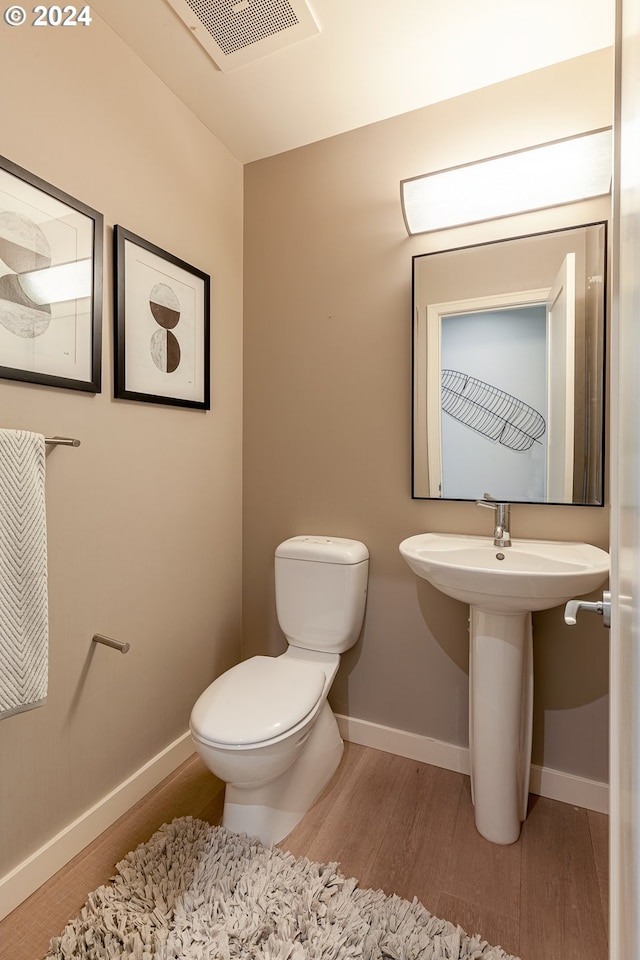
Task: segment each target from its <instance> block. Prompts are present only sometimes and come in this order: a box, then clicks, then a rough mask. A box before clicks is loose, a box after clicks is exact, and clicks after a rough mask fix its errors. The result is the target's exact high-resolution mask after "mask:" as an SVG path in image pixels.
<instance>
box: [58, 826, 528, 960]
mask: <svg viewBox="0 0 640 960" xmlns="http://www.w3.org/2000/svg"><path fill="white" fill-rule="evenodd" d="M117 870H118V875H117V876H116V877H114V878H113V880H112V883H111V884H110V885H108V886H103V887H100V888H99V889H98V890H96V891H95V892H94V893H92V894H91V895H90V896H89V899H88V901H87V903H86V905H85V906H84V907H83V908H82V911H81V913H80V916H79V917H78V918H77V919H76V920H73V921H71V923H69V924H67V927H66V928H65V930H64V932H63V933H62V936H60V937H57V938H56V939H55V940H52V941H51V946H50V952H49V954H48V956H47V960H80V958H81V960H107V958H108V960H116V958H117V960H235V958H243V960H244V958H246V960H351V958H357V960H387V958H388V960H517V958H514V957H510V956H508V955H507V954H506V953H505V952H504V950H502V949H501V948H500V947H492V946H490V945H489V944H488V943H486V942H485V941H483V940H480V938H479V937H477V936H476V937H470V936H467V934H466V933H465V932H464V931H463V930H462V929H461V928H460V927H455V926H453V924H451V923H449V922H447V921H446V920H438V918H437V917H433V916H432V915H431V914H430V913H429V912H428V910H426V909H425V908H424V907H423V906H422V904H420V903H419V902H418V901H417V900H414V901H413V902H412V903H409V901H408V900H402V899H401V898H400V897H396V896H392V897H388V896H386V895H385V894H384V893H383V892H382V891H380V890H377V891H376V890H360V889H358V886H357V881H356V880H353V879H350V880H349V879H346V878H345V877H343V876H342V875H341V874H340V873H339V872H338V870H337V867H336V864H329V865H323V864H319V863H312V862H311V861H310V860H307V859H304V858H302V859H299V860H296V859H295V858H294V857H292V856H291V854H287V853H283V852H282V851H281V850H278V849H276V848H272V849H267V848H265V847H263V846H262V845H261V844H260V843H259V842H258V841H257V840H255V839H251V838H248V837H246V836H244V835H241V836H238V835H237V834H233V833H230V832H229V831H228V830H225V829H224V828H223V827H212V826H210V825H209V824H207V823H204V822H203V821H201V820H194V819H192V818H191V817H184V818H181V819H178V820H174V821H173V823H170V824H165V825H164V826H163V827H161V828H160V829H159V830H158V832H157V833H155V834H154V835H153V837H151V839H150V840H149V842H148V843H144V844H142V845H141V846H139V847H138V849H137V850H134V851H133V852H132V853H129V854H127V856H126V857H125V858H124V860H122V861H121V862H120V863H119V864H118V865H117Z"/></svg>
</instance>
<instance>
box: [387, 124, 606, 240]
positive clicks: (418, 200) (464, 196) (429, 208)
mask: <svg viewBox="0 0 640 960" xmlns="http://www.w3.org/2000/svg"><path fill="white" fill-rule="evenodd" d="M612 140H613V138H612V131H611V127H606V128H603V129H601V130H592V131H590V132H589V133H583V134H580V135H578V136H576V137H568V138H567V139H564V140H555V141H553V142H551V143H545V144H542V145H540V146H536V147H529V148H527V149H525V150H517V151H515V152H513V153H505V154H502V155H501V156H498V157H491V158H490V159H487V160H478V161H475V162H473V163H465V164H461V165H460V166H457V167H450V168H449V169H446V170H438V171H436V172H434V173H427V174H424V175H423V176H420V177H412V178H410V179H408V180H402V181H401V183H400V193H401V198H402V213H403V216H404V222H405V225H406V227H407V232H408V233H409V234H410V235H411V234H414V233H429V232H430V231H432V230H443V229H445V228H447V227H454V226H460V225H462V224H469V223H480V222H481V221H483V220H496V219H498V218H499V217H509V216H513V215H514V214H516V213H528V212H529V211H532V210H541V209H543V208H544V207H556V206H559V205H561V204H564V203H575V202H576V201H578V200H586V199H588V198H589V197H599V196H603V195H605V194H607V193H609V191H610V189H611V170H612V162H613V161H612Z"/></svg>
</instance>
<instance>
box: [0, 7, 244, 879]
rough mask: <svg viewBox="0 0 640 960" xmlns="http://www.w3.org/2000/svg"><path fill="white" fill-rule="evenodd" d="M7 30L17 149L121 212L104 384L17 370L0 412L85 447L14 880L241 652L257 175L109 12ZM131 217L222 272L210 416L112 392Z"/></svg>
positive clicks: (19, 789) (61, 183)
mask: <svg viewBox="0 0 640 960" xmlns="http://www.w3.org/2000/svg"><path fill="white" fill-rule="evenodd" d="M0 32H1V33H2V37H1V40H2V58H3V77H4V79H5V88H4V91H3V94H2V101H3V103H2V134H1V135H2V143H1V145H0V153H2V154H4V155H5V156H7V157H8V158H10V159H11V160H13V161H14V162H16V163H18V164H20V165H21V166H23V167H26V168H27V169H28V170H30V171H32V172H33V173H35V174H37V175H38V176H40V177H42V178H43V179H45V180H47V181H48V182H50V183H53V184H55V185H56V186H58V187H59V188H61V189H62V190H64V191H66V192H67V193H70V194H71V195H73V196H74V197H76V198H78V199H80V200H82V201H84V202H85V203H87V204H89V205H90V206H92V207H94V208H95V209H97V210H99V211H101V212H102V213H103V214H104V217H105V265H106V271H105V291H104V330H103V347H104V357H103V367H102V369H103V392H102V393H101V394H100V395H97V396H91V395H84V394H77V393H75V392H73V391H69V390H64V389H55V388H50V387H43V386H36V385H32V384H22V383H13V382H9V381H2V382H0V425H2V426H5V427H16V428H24V429H27V430H35V431H39V432H43V433H45V434H47V435H52V434H63V435H69V436H74V437H78V438H79V439H80V440H81V442H82V446H81V447H79V448H78V449H75V450H72V449H64V448H58V449H56V450H54V451H52V452H51V453H50V455H49V457H48V460H47V491H46V494H47V511H48V547H49V576H50V677H49V698H48V702H47V704H46V706H45V707H43V708H41V709H38V710H33V711H30V712H28V713H25V714H22V715H19V716H16V717H12V718H10V719H6V720H3V721H2V722H1V723H0V757H1V761H0V762H1V766H2V771H1V775H0V823H1V824H2V843H1V844H0V851H1V855H2V864H0V875H1V874H2V873H4V872H5V870H8V869H10V868H11V867H12V866H13V865H15V864H16V863H18V862H19V861H21V860H22V859H23V858H24V857H26V856H27V855H29V854H30V853H31V852H32V851H33V850H35V849H36V848H38V847H39V846H40V845H41V844H42V843H44V842H45V841H46V840H48V839H49V838H50V837H51V836H52V835H53V834H55V833H56V832H57V831H58V830H60V829H62V828H63V827H64V826H65V825H66V824H67V823H69V822H70V821H72V820H73V819H74V818H76V817H77V816H79V815H80V814H81V813H83V812H84V811H85V810H86V809H87V808H89V807H90V806H91V805H92V804H93V803H95V802H97V801H98V800H99V799H100V798H102V797H103V796H104V795H105V794H107V793H108V792H109V791H111V790H112V789H113V788H114V787H115V786H116V785H117V784H119V783H120V782H122V781H123V780H124V779H125V778H127V777H128V776H129V775H131V774H132V773H133V772H134V771H135V770H137V769H138V768H140V767H141V766H142V765H143V764H144V763H146V762H147V761H148V760H149V759H150V758H151V757H153V756H154V755H156V754H157V753H158V752H159V751H161V750H162V749H163V748H165V747H166V746H167V745H168V744H169V743H171V742H172V741H173V740H175V739H176V738H178V737H179V736H180V735H181V734H183V733H184V732H185V731H186V730H187V726H188V719H189V712H190V708H191V706H192V704H193V702H194V700H195V699H196V697H197V695H198V694H199V693H200V691H201V690H202V689H203V688H204V686H206V684H207V683H208V682H210V680H212V679H213V678H214V676H216V675H217V674H218V673H219V672H220V671H222V670H223V669H226V668H227V667H228V666H230V665H231V664H232V663H234V662H236V661H237V659H238V658H239V653H240V630H241V602H240V601H241V579H240V578H241V552H240V548H241V544H240V528H241V426H242V425H241V381H242V368H241V359H242V358H241V350H242V315H241V310H242V279H241V278H242V190H243V185H242V167H241V165H240V164H239V163H238V162H237V161H236V160H235V159H233V158H232V157H231V156H230V154H229V153H228V152H227V151H226V150H225V149H224V148H223V147H222V146H221V145H220V143H219V142H218V141H217V140H216V139H215V138H214V137H213V136H212V135H211V134H210V133H209V132H208V131H207V130H206V129H205V128H204V127H203V126H202V124H201V123H200V122H199V121H197V120H196V119H195V118H194V116H193V115H192V114H191V113H190V112H189V111H188V110H187V109H186V108H185V107H184V106H183V105H182V104H181V103H180V102H179V101H178V100H177V99H176V98H175V97H174V95H173V94H172V93H170V91H169V90H168V89H167V87H166V86H164V85H163V84H162V83H161V82H160V81H159V80H158V79H157V78H156V77H155V76H154V75H153V74H152V73H151V72H150V71H149V70H148V68H147V67H146V66H145V65H144V64H143V63H142V62H141V61H140V60H139V59H138V58H137V57H135V56H134V55H133V54H132V53H131V51H130V50H129V48H127V47H126V46H125V45H124V44H123V43H122V42H121V41H120V40H119V39H118V37H117V36H116V35H115V34H114V33H113V32H112V31H111V30H110V29H109V28H108V27H107V26H106V25H105V24H104V22H103V21H101V20H100V18H99V17H98V16H97V15H96V14H95V13H94V19H93V23H92V24H91V26H90V27H89V28H77V29H75V30H61V29H58V30H56V29H30V28H27V27H26V26H25V27H24V28H22V29H15V30H13V31H10V28H8V27H4V30H2V28H0ZM9 39H10V41H11V42H10V43H9ZM9 78H13V79H12V80H11V81H10V88H7V84H8V83H9ZM115 223H120V224H122V225H123V226H125V227H127V228H128V229H129V230H132V231H133V232H135V233H137V234H139V235H141V236H142V237H145V238H146V239H148V240H150V241H152V242H154V243H155V244H157V245H158V246H160V247H162V248H163V249H166V250H168V251H170V252H172V253H174V254H175V255H177V256H178V257H180V258H182V259H184V260H186V261H187V262H188V263H191V264H193V265H195V266H197V267H198V268H200V269H201V270H204V271H206V272H208V273H209V274H210V275H211V278H212V304H211V306H212V349H211V362H212V367H211V372H212V394H211V400H212V409H211V411H210V412H207V413H204V412H202V411H196V410H180V409H177V408H171V407H168V406H160V405H156V404H146V403H135V402H128V401H116V400H114V399H113V398H112V379H113V361H112V349H111V339H112V319H113V298H112V293H111V284H112V254H111V243H112V226H113V225H114V224H115ZM95 632H102V633H106V634H107V635H110V636H113V637H116V638H119V639H121V640H124V641H128V642H130V643H131V650H130V652H129V653H128V654H127V655H126V656H121V655H120V654H118V653H116V652H114V651H110V650H108V649H107V648H106V647H98V648H95V649H94V648H93V645H92V644H91V637H92V635H93V634H94V633H95ZM9 825H10V826H9Z"/></svg>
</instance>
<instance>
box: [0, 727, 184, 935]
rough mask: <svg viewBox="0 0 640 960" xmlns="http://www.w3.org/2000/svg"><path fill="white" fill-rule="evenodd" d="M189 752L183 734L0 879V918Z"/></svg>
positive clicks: (182, 760)
mask: <svg viewBox="0 0 640 960" xmlns="http://www.w3.org/2000/svg"><path fill="white" fill-rule="evenodd" d="M193 752H194V748H193V741H192V739H191V735H190V734H189V732H188V731H187V733H184V734H183V735H182V736H181V737H178V739H177V740H174V741H173V743H170V744H169V746H168V747H166V748H165V749H164V750H161V751H160V753H158V754H157V755H156V756H155V757H153V758H152V759H151V760H149V762H148V763H145V764H144V766H143V767H140V769H139V770H136V772H135V773H134V774H132V775H131V776H130V777H129V778H128V779H127V780H125V781H124V782H123V783H121V784H119V786H117V787H116V788H115V790H112V791H111V793H109V794H107V796H106V797H103V798H102V799H101V800H99V801H98V802H97V803H96V804H94V806H93V807H91V808H90V809H89V810H86V811H85V812H84V813H83V814H82V815H81V816H80V817H78V819H77V820H74V821H73V823H70V824H69V825H68V826H66V827H65V828H64V829H63V830H61V831H60V833H58V834H56V836H55V837H52V839H51V840H49V841H48V842H47V843H45V844H44V846H42V847H40V849H39V850H36V851H35V853H33V854H31V856H30V857H28V858H27V859H26V860H23V862H22V863H20V864H18V866H17V867H15V868H14V869H13V870H11V871H10V872H9V873H7V874H5V876H4V877H1V878H0V919H2V918H3V917H6V915H7V914H8V913H10V912H11V911H12V910H14V909H15V908H16V907H17V906H18V904H20V903H22V901H23V900H26V899H27V897H29V896H30V895H31V894H32V893H33V892H34V891H35V890H37V889H38V887H40V886H41V885H42V884H43V883H44V882H45V881H46V880H48V879H49V878H50V877H52V876H53V874H54V873H57V872H58V870H60V869H61V867H63V866H64V865H65V864H66V863H68V862H69V860H71V859H72V858H73V857H75V856H76V854H78V853H80V851H81V850H83V849H84V848H85V847H86V846H87V845H88V844H89V843H91V842H92V841H93V840H95V839H96V837H99V836H100V834H101V833H102V831H103V830H106V828H107V827H109V826H111V824H112V823H115V821H116V820H117V819H118V818H119V817H121V816H122V814H123V813H126V812H127V810H129V809H130V808H131V807H132V806H133V805H134V804H135V803H137V802H138V800H141V799H142V797H144V795H145V794H146V793H148V792H149V790H152V789H153V787H155V786H157V785H158V784H159V783H160V781H161V780H164V778H165V777H167V776H169V774H170V773H172V772H173V771H174V770H175V769H176V768H177V767H179V766H180V764H181V763H183V762H184V761H185V760H187V759H188V757H190V756H191V754H192V753H193Z"/></svg>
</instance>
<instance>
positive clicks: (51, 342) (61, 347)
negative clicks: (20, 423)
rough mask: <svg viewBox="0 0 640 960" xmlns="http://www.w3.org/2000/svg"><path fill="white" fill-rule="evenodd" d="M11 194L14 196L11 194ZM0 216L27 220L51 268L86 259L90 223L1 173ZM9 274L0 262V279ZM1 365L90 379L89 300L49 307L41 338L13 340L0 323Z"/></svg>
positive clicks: (89, 254) (90, 239) (91, 238)
mask: <svg viewBox="0 0 640 960" xmlns="http://www.w3.org/2000/svg"><path fill="white" fill-rule="evenodd" d="M14 191H15V192H14ZM0 212H12V213H18V214H22V215H23V216H25V217H28V218H29V219H30V220H32V221H33V222H34V223H36V224H37V225H38V227H39V228H40V229H41V230H42V232H43V234H44V235H45V237H46V239H47V241H48V243H49V245H50V247H51V265H52V266H55V265H57V264H62V263H72V262H75V261H76V260H84V259H91V258H92V256H93V241H94V236H93V226H94V225H93V220H92V219H91V217H88V216H86V215H85V214H83V213H80V212H79V211H75V210H72V209H71V208H70V207H69V206H67V205H66V204H65V203H63V202H61V201H60V200H57V199H56V198H54V197H51V196H48V195H47V194H45V193H43V192H42V191H41V190H39V189H38V188H36V187H33V186H32V185H30V184H28V183H26V182H25V181H23V180H21V179H19V178H18V177H15V176H13V174H11V173H9V172H7V171H4V170H0ZM7 274H9V275H13V274H15V271H14V270H12V269H11V268H10V267H9V266H8V265H7V264H6V263H5V262H4V261H3V260H2V258H1V257H0V277H2V276H5V275H7ZM1 315H2V302H1V301H0V363H1V364H2V365H3V366H6V367H13V368H15V369H17V370H25V371H27V372H30V373H43V374H47V375H51V376H58V377H65V378H69V379H72V380H81V381H90V380H91V379H92V352H93V322H92V316H93V313H92V301H91V297H90V296H88V297H83V298H81V299H74V300H67V301H62V302H58V303H53V304H51V321H50V323H49V325H48V327H47V329H46V330H45V331H44V333H42V334H41V335H40V336H36V337H33V338H26V337H21V336H18V335H16V334H15V333H14V332H12V331H11V330H10V329H8V328H7V326H5V325H4V324H3V323H2V322H1Z"/></svg>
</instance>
